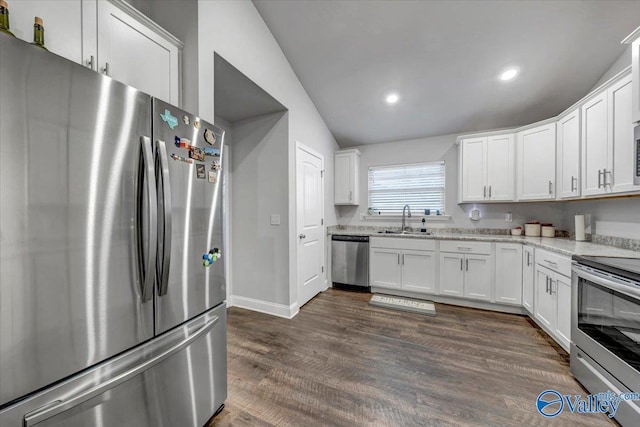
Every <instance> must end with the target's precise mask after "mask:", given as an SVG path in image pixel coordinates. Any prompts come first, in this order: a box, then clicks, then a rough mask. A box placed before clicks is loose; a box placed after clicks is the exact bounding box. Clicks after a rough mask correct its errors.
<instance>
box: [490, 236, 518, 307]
mask: <svg viewBox="0 0 640 427" xmlns="http://www.w3.org/2000/svg"><path fill="white" fill-rule="evenodd" d="M522 279H523V276H522V245H521V244H519V243H496V281H495V301H496V302H499V303H503V304H512V305H522Z"/></svg>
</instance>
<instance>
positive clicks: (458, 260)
mask: <svg viewBox="0 0 640 427" xmlns="http://www.w3.org/2000/svg"><path fill="white" fill-rule="evenodd" d="M440 294H441V295H450V296H454V297H461V296H463V294H464V255H459V254H450V253H446V252H442V253H440Z"/></svg>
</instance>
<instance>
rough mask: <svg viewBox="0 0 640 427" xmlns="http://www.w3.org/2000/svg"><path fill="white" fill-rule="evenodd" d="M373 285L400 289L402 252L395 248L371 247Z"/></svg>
mask: <svg viewBox="0 0 640 427" xmlns="http://www.w3.org/2000/svg"><path fill="white" fill-rule="evenodd" d="M370 259H371V286H379V287H382V288H392V289H400V288H401V287H402V284H401V280H402V270H401V267H400V252H399V251H397V250H395V249H385V248H372V249H371V256H370Z"/></svg>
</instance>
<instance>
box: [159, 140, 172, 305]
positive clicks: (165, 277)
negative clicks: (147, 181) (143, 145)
mask: <svg viewBox="0 0 640 427" xmlns="http://www.w3.org/2000/svg"><path fill="white" fill-rule="evenodd" d="M156 155H157V158H158V159H159V161H160V163H159V165H158V168H159V169H160V174H158V179H159V180H160V182H161V183H162V186H161V190H162V213H163V224H164V227H163V228H164V229H163V231H162V260H161V262H162V265H161V267H162V269H161V270H160V271H158V274H159V277H158V278H159V281H160V282H159V286H160V289H159V290H158V295H159V296H162V295H166V294H167V289H168V287H169V268H170V267H169V266H170V262H171V212H172V207H171V181H170V180H169V160H168V156H167V145H166V144H165V142H164V141H161V140H157V141H156Z"/></svg>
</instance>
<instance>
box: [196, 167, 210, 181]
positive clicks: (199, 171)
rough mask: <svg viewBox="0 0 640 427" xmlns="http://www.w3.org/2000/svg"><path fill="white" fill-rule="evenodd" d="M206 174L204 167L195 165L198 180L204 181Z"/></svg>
mask: <svg viewBox="0 0 640 427" xmlns="http://www.w3.org/2000/svg"><path fill="white" fill-rule="evenodd" d="M206 174H207V173H206V171H205V167H204V165H199V164H198V165H196V176H197V177H198V179H205V176H206Z"/></svg>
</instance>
